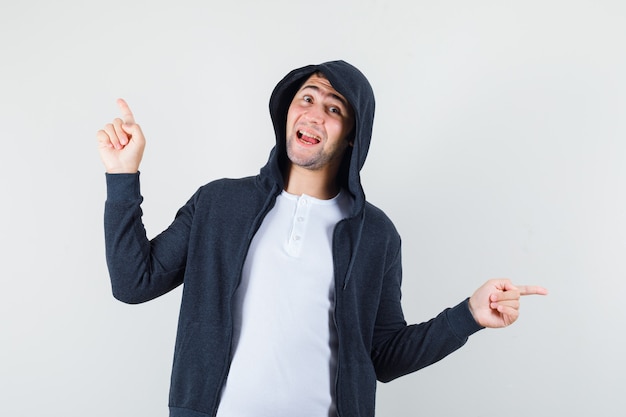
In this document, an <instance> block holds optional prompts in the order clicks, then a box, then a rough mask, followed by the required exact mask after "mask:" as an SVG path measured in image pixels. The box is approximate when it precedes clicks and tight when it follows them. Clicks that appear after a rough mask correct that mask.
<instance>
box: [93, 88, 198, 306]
mask: <svg viewBox="0 0 626 417" xmlns="http://www.w3.org/2000/svg"><path fill="white" fill-rule="evenodd" d="M118 105H119V107H120V111H121V115H122V117H121V118H116V119H114V120H113V122H112V123H109V124H107V125H105V126H104V128H103V129H102V130H99V131H98V133H97V139H98V150H99V152H100V157H101V159H102V162H103V164H104V167H105V170H106V181H107V200H106V203H105V212H104V229H105V244H106V258H107V266H108V268H109V275H110V278H111V285H112V289H113V295H114V296H115V298H117V299H119V300H121V301H123V302H127V303H141V302H144V301H148V300H150V299H153V298H155V297H158V296H160V295H162V294H164V293H166V292H168V291H170V290H171V289H173V288H175V287H176V286H178V285H180V284H181V283H182V277H183V272H184V266H185V261H186V248H187V239H188V236H189V227H190V224H191V218H192V216H193V202H192V201H191V200H190V202H189V203H188V204H187V205H185V207H183V208H182V209H181V210H180V211H179V212H178V214H177V216H176V219H175V220H174V222H173V223H172V225H171V226H170V227H169V228H168V229H167V230H166V231H164V232H163V233H161V234H160V235H159V236H157V237H156V238H154V239H152V240H151V241H150V240H148V238H147V236H146V231H145V228H144V225H143V222H142V220H141V217H142V211H141V207H140V205H141V202H142V197H141V193H140V188H139V165H140V163H141V159H142V157H143V151H144V148H145V138H144V135H143V133H142V131H141V128H140V127H139V125H138V124H137V123H136V122H135V118H134V116H133V113H132V112H131V110H130V108H129V106H128V104H127V103H126V102H125V101H124V100H122V99H119V100H118Z"/></svg>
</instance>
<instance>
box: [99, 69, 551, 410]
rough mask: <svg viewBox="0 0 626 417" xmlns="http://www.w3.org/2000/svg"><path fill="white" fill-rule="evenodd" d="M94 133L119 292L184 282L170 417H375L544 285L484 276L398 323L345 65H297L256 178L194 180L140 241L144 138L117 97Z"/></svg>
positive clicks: (282, 89) (364, 133)
mask: <svg viewBox="0 0 626 417" xmlns="http://www.w3.org/2000/svg"><path fill="white" fill-rule="evenodd" d="M119 105H120V108H121V111H122V118H121V119H115V120H114V121H113V123H111V124H108V125H106V126H105V128H104V129H103V130H101V131H99V132H98V134H97V136H98V141H99V149H100V154H101V157H102V160H103V162H104V165H105V168H106V171H107V176H106V178H107V202H106V208H105V237H106V250H107V262H108V266H109V271H110V276H111V282H112V287H113V293H114V295H115V297H116V298H118V299H120V300H122V301H125V302H128V303H139V302H144V301H148V300H150V299H152V298H155V297H158V296H160V295H162V294H164V293H166V292H168V291H170V290H171V289H173V288H175V287H176V286H178V285H180V284H182V283H184V288H183V295H182V305H181V312H180V319H179V326H178V335H177V340H176V348H175V353H174V365H173V371H172V381H171V391H170V415H171V416H174V417H206V416H214V415H217V416H219V417H232V416H249V415H254V416H272V417H276V416H294V415H298V416H329V415H330V416H341V417H348V416H372V415H374V401H375V390H376V380H377V379H378V380H380V381H390V380H392V379H394V378H397V377H399V376H402V375H405V374H407V373H410V372H413V371H416V370H418V369H420V368H422V367H424V366H427V365H430V364H432V363H434V362H436V361H438V360H440V359H442V358H443V357H445V356H446V355H448V354H449V353H451V352H453V351H454V350H456V349H458V348H459V347H461V346H462V345H463V344H464V343H465V342H466V341H467V338H468V337H469V336H470V335H471V334H473V333H474V332H476V331H478V330H479V329H481V328H482V327H503V326H507V325H509V324H511V323H512V322H514V321H515V320H516V319H517V316H518V308H519V298H520V296H521V295H525V294H545V293H546V290H545V289H543V288H541V287H531V286H513V285H512V284H511V282H510V281H508V280H504V279H503V280H491V281H488V282H487V283H486V284H484V285H483V286H482V287H480V288H479V289H478V290H477V291H476V292H475V293H474V294H473V295H472V296H471V297H470V298H468V299H467V300H465V301H463V302H461V303H460V304H458V305H457V306H455V307H453V308H450V309H446V310H444V311H443V312H442V313H441V314H439V315H438V316H437V317H435V318H434V319H432V320H430V321H428V322H425V323H422V324H417V325H407V324H406V322H405V320H404V317H403V313H402V308H401V305H400V282H401V259H400V257H401V255H400V237H399V235H398V233H397V232H396V230H395V228H394V226H393V224H392V223H391V221H390V220H389V219H388V218H387V217H386V216H385V214H384V213H383V212H382V211H381V210H379V209H377V208H376V207H374V206H373V205H371V204H370V203H368V202H367V201H366V200H365V195H364V193H363V189H362V186H361V181H360V175H359V172H360V169H361V167H362V166H363V164H364V162H365V158H366V155H367V151H368V148H369V143H370V139H371V133H372V123H373V119H374V95H373V92H372V89H371V87H370V85H369V82H368V81H367V79H366V78H365V77H364V76H363V74H362V73H361V72H360V71H359V70H357V69H356V68H354V67H353V66H351V65H350V64H348V63H346V62H343V61H334V62H327V63H324V64H320V65H310V66H306V67H303V68H299V69H296V70H294V71H292V72H291V73H289V74H288V75H287V76H286V77H285V78H283V80H281V81H280V82H279V83H278V85H277V86H276V88H275V89H274V91H273V93H272V96H271V98H270V113H271V117H272V121H273V124H274V129H275V135H276V146H275V147H274V149H273V150H272V152H271V153H270V157H269V160H268V162H267V164H266V165H265V166H264V167H263V168H262V169H261V171H260V173H259V174H258V175H256V176H253V177H248V178H243V179H238V180H227V179H223V180H218V181H213V182H211V183H209V184H207V185H205V186H203V187H201V188H200V189H199V190H198V191H197V192H196V194H195V195H194V196H192V198H191V199H190V200H189V201H188V202H187V204H185V206H183V207H182V208H181V209H180V210H179V212H178V213H177V215H176V218H175V220H174V221H173V223H172V224H171V226H170V227H169V228H168V229H167V230H165V231H164V232H162V233H161V234H160V235H158V236H157V237H156V238H154V239H153V240H152V241H148V239H147V238H146V233H145V230H144V228H143V225H142V222H141V209H140V203H141V195H140V192H139V173H138V170H139V164H140V162H141V158H142V155H143V149H144V146H145V140H144V137H143V134H142V132H141V129H140V127H139V125H137V124H136V123H135V120H134V117H133V115H132V113H131V111H130V109H129V107H128V105H127V104H126V103H125V102H124V101H123V100H120V101H119Z"/></svg>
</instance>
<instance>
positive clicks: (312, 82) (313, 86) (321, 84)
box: [298, 73, 352, 108]
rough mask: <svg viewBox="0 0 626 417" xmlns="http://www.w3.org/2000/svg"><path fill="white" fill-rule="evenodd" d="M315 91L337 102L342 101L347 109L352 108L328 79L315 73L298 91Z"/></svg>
mask: <svg viewBox="0 0 626 417" xmlns="http://www.w3.org/2000/svg"><path fill="white" fill-rule="evenodd" d="M307 89H310V90H314V91H318V92H319V93H321V94H323V95H325V96H330V97H332V98H335V99H336V100H338V101H340V102H341V103H343V104H344V105H345V106H346V107H349V108H350V107H352V106H350V104H349V103H348V100H346V98H345V97H344V96H342V95H341V94H340V93H339V92H338V91H337V90H335V87H333V86H332V84H331V83H330V81H328V79H327V78H326V77H324V76H322V75H320V74H318V73H315V74H313V75H311V76H310V77H309V78H308V79H307V80H306V81H305V82H304V83H303V84H302V87H300V90H298V91H303V90H307Z"/></svg>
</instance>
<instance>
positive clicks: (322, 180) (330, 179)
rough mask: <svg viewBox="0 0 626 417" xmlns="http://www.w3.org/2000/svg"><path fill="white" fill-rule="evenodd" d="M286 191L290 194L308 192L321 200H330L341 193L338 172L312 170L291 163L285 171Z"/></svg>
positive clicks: (307, 193)
mask: <svg viewBox="0 0 626 417" xmlns="http://www.w3.org/2000/svg"><path fill="white" fill-rule="evenodd" d="M334 171H336V170H334ZM285 191H287V192H288V193H289V194H294V195H302V194H306V195H310V196H311V197H315V198H318V199H320V200H329V199H331V198H333V197H335V196H336V195H337V194H339V184H337V172H329V170H310V169H306V168H302V167H299V166H297V165H294V164H292V163H289V165H288V167H287V169H286V171H285Z"/></svg>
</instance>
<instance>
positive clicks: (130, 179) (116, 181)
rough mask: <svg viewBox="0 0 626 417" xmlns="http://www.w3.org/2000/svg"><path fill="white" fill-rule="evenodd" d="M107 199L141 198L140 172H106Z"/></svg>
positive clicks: (126, 199)
mask: <svg viewBox="0 0 626 417" xmlns="http://www.w3.org/2000/svg"><path fill="white" fill-rule="evenodd" d="M105 175H106V184H107V201H128V200H137V199H141V190H140V187H139V172H137V173H135V174H108V173H107V174H105Z"/></svg>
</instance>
